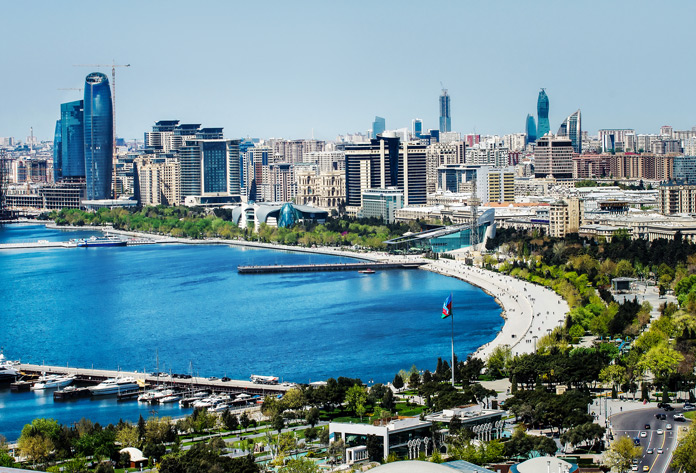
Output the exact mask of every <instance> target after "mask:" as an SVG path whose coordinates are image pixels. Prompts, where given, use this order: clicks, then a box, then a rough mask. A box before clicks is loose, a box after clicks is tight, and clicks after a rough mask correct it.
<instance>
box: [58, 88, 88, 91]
mask: <svg viewBox="0 0 696 473" xmlns="http://www.w3.org/2000/svg"><path fill="white" fill-rule="evenodd" d="M56 90H79V91H80V92H82V91H83V90H85V89H83V88H82V87H60V88H58V89H56Z"/></svg>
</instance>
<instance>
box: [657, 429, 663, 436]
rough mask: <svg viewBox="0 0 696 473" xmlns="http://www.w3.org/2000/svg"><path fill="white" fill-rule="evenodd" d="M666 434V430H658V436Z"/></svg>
mask: <svg viewBox="0 0 696 473" xmlns="http://www.w3.org/2000/svg"><path fill="white" fill-rule="evenodd" d="M664 433H665V432H664V430H662V429H657V435H662V434H664Z"/></svg>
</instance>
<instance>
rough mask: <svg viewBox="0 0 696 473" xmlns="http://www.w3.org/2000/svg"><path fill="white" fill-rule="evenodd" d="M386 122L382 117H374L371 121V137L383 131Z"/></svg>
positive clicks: (375, 136)
mask: <svg viewBox="0 0 696 473" xmlns="http://www.w3.org/2000/svg"><path fill="white" fill-rule="evenodd" d="M386 126H387V122H386V120H385V119H384V118H382V117H375V121H374V122H372V138H377V136H378V135H381V134H382V133H384V130H385V129H386Z"/></svg>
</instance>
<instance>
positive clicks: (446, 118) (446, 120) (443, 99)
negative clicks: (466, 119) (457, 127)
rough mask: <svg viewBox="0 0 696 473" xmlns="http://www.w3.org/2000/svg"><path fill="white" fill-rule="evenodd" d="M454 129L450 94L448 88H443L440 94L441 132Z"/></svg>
mask: <svg viewBox="0 0 696 473" xmlns="http://www.w3.org/2000/svg"><path fill="white" fill-rule="evenodd" d="M448 131H452V118H451V117H450V96H449V95H447V89H442V95H440V133H447V132H448Z"/></svg>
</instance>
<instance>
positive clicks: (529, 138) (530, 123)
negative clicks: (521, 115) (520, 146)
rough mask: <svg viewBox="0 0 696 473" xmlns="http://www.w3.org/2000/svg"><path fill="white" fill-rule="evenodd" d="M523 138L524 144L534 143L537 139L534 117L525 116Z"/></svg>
mask: <svg viewBox="0 0 696 473" xmlns="http://www.w3.org/2000/svg"><path fill="white" fill-rule="evenodd" d="M524 138H525V144H529V143H534V142H535V141H536V139H537V134H536V123H535V122H534V117H533V116H531V115H529V114H527V121H526V122H525V126H524Z"/></svg>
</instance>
